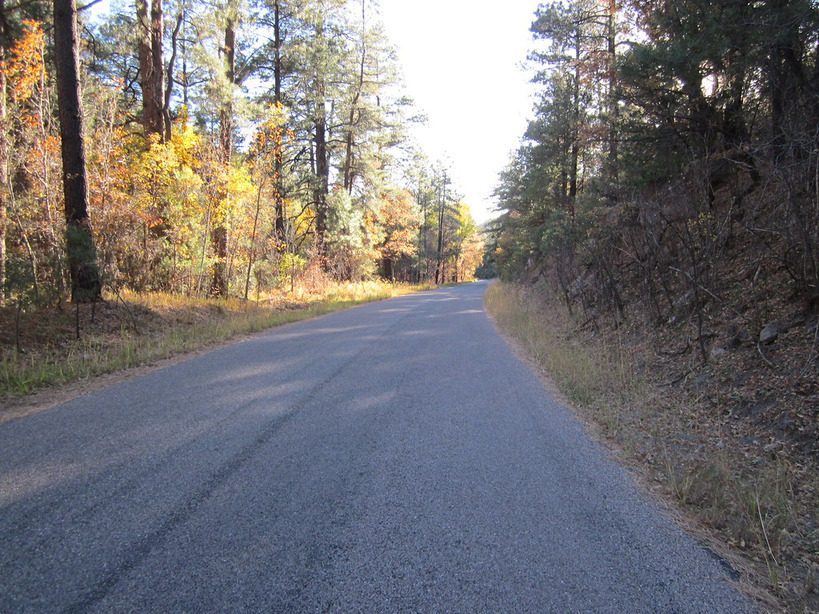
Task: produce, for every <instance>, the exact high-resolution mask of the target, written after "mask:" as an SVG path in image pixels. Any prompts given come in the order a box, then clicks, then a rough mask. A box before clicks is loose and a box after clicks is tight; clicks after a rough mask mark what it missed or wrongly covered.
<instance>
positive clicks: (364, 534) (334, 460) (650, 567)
mask: <svg viewBox="0 0 819 614" xmlns="http://www.w3.org/2000/svg"><path fill="white" fill-rule="evenodd" d="M485 289H486V284H483V283H479V284H473V285H467V286H460V287H455V288H446V289H442V290H438V291H434V292H426V293H421V294H416V295H412V296H406V297H402V298H397V299H393V300H390V301H385V302H381V303H372V304H369V305H365V306H363V307H358V308H356V309H352V310H349V311H345V312H341V313H336V314H333V315H330V316H325V317H322V318H318V319H315V320H312V321H308V322H302V323H298V324H293V325H288V326H284V327H281V328H278V329H274V330H272V331H269V332H267V333H264V334H261V335H257V336H254V337H252V338H250V339H246V340H243V341H240V342H237V343H234V344H231V345H228V346H225V347H222V348H220V349H217V350H215V351H212V352H209V353H207V354H202V355H200V356H197V357H194V358H191V359H189V360H186V361H184V362H181V363H178V364H176V365H174V366H170V367H167V368H163V369H159V370H156V371H153V372H152V373H150V374H148V375H145V376H141V377H135V378H133V379H130V380H127V381H125V382H122V383H119V384H115V385H112V386H109V387H108V388H105V389H103V390H100V391H97V392H95V393H92V394H89V395H87V396H84V397H81V398H78V399H75V400H73V401H70V402H67V403H64V404H63V405H61V406H59V407H56V408H54V409H52V410H49V411H45V412H42V413H39V414H36V415H32V416H28V417H26V418H21V419H17V420H14V421H11V422H8V423H6V424H3V425H0V612H60V611H64V612H126V611H127V612H160V611H161V612H240V611H244V612H379V613H381V612H561V613H562V612H740V611H749V610H750V609H751V607H752V606H751V605H750V603H749V602H748V601H747V600H746V599H745V598H743V597H742V596H741V595H740V594H739V593H738V592H737V591H736V590H735V589H734V588H733V587H732V584H731V578H730V571H729V569H728V568H727V567H726V566H725V565H724V564H723V563H722V562H721V561H720V560H719V559H717V558H716V557H715V556H714V555H713V554H711V553H709V552H708V551H706V550H705V549H704V548H703V547H702V546H700V545H698V544H697V543H696V542H695V541H694V540H693V539H692V538H691V537H689V536H688V535H686V534H685V533H684V532H683V531H682V530H680V529H679V528H678V527H677V526H675V525H674V523H673V522H671V521H670V520H669V519H668V518H667V517H666V516H664V514H663V513H662V511H660V509H659V507H658V506H657V505H656V504H654V503H652V502H651V501H649V500H648V499H647V498H646V497H645V496H644V495H643V494H640V492H639V491H638V490H637V489H636V488H635V487H634V486H633V484H632V482H631V480H630V478H629V476H628V475H627V473H626V472H625V471H624V470H623V469H621V468H620V467H618V466H617V465H616V464H615V463H613V462H612V461H611V460H610V459H609V457H608V456H607V454H606V453H605V452H604V451H603V450H602V449H601V448H600V446H599V445H598V444H595V443H593V442H592V441H591V440H590V439H589V437H588V436H587V435H586V434H585V432H584V429H583V428H582V427H581V426H580V425H579V423H578V422H577V421H576V420H575V419H574V418H573V417H572V415H571V414H570V413H569V412H568V411H566V410H565V409H564V408H562V407H561V406H560V405H559V404H558V403H556V402H555V401H554V400H553V399H552V398H551V397H550V396H549V394H548V393H547V392H546V391H545V390H544V388H543V386H542V385H541V383H540V381H539V380H538V378H537V377H536V376H535V375H534V374H533V373H532V372H531V371H530V370H529V369H528V368H527V367H526V366H524V365H523V364H522V363H521V362H520V361H518V360H517V359H516V358H515V357H514V355H513V354H512V353H511V351H510V350H509V349H508V348H507V346H506V345H505V343H504V341H503V340H502V339H501V338H500V337H499V336H498V335H497V333H496V332H495V329H494V327H493V325H492V324H491V322H490V321H489V320H488V319H487V316H486V314H485V312H484V310H483V303H482V299H483V293H484V290H485Z"/></svg>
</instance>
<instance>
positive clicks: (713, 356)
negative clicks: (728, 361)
mask: <svg viewBox="0 0 819 614" xmlns="http://www.w3.org/2000/svg"><path fill="white" fill-rule="evenodd" d="M727 353H728V350H726V349H725V348H721V347H712V348H711V352H710V353H709V354H708V358H709V359H710V360H717V359H719V358H720V357H721V356H724V355H725V354H727Z"/></svg>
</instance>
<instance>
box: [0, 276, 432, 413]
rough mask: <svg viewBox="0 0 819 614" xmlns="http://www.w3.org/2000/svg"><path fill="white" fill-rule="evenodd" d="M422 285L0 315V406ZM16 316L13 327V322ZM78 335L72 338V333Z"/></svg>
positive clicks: (135, 297) (163, 297)
mask: <svg viewBox="0 0 819 614" xmlns="http://www.w3.org/2000/svg"><path fill="white" fill-rule="evenodd" d="M427 288H428V286H411V285H404V284H388V283H383V282H361V283H348V284H328V285H325V286H324V287H322V288H321V289H320V290H317V291H312V292H307V291H297V292H296V293H294V294H290V295H284V294H282V295H277V296H271V297H268V298H267V299H266V300H264V301H259V302H252V301H241V300H238V299H227V300H218V299H200V298H189V297H184V296H178V295H171V294H159V293H151V294H136V293H123V294H121V295H116V296H106V297H105V301H103V302H101V303H98V304H97V305H95V306H93V307H92V306H90V305H82V306H80V308H79V310H78V311H76V310H75V308H74V307H73V306H68V307H64V308H63V309H57V308H40V309H31V310H27V311H25V312H22V313H20V314H18V313H17V310H16V309H15V308H13V307H8V308H4V309H3V310H2V312H0V319H2V320H3V321H2V322H0V324H2V326H0V328H2V330H3V333H2V337H0V402H1V400H2V399H3V398H6V399H9V398H10V397H19V396H22V395H26V394H28V393H30V392H32V391H34V390H37V389H40V388H44V387H47V386H54V385H57V384H64V383H68V382H72V381H76V380H80V379H83V378H89V377H93V376H95V375H100V374H103V373H110V372H113V371H118V370H121V369H127V368H131V367H135V366H139V365H144V364H149V363H151V362H155V361H157V360H161V359H165V358H168V357H171V356H174V355H176V354H180V353H184V352H190V351H193V350H198V349H202V348H206V347H208V346H211V345H214V344H217V343H220V342H223V341H226V340H228V339H231V338H233V337H236V336H238V335H243V334H248V333H253V332H257V331H261V330H264V329H267V328H271V327H273V326H278V325H281V324H286V323H288V322H295V321H298V320H304V319H306V318H311V317H315V316H319V315H323V314H326V313H330V312H333V311H338V310H340V309H345V308H348V307H352V306H354V305H358V304H361V303H365V302H369V301H377V300H381V299H385V298H391V297H394V296H399V295H402V294H407V293H409V292H414V291H418V290H423V289H427ZM18 317H19V322H18V321H17V320H18ZM78 331H79V338H78V335H77V332H78Z"/></svg>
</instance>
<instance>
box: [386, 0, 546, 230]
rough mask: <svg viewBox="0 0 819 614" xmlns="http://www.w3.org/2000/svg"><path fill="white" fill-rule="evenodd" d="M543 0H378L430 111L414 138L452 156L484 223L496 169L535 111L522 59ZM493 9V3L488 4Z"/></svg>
mask: <svg viewBox="0 0 819 614" xmlns="http://www.w3.org/2000/svg"><path fill="white" fill-rule="evenodd" d="M537 5H538V0H507V1H506V2H503V3H494V4H490V3H486V2H475V1H474V0H412V1H408V0H381V12H382V16H383V19H384V25H385V27H386V30H387V34H388V36H389V38H390V40H391V41H392V43H393V44H394V45H395V46H396V48H397V49H398V55H399V61H400V63H401V65H402V67H403V74H404V80H405V82H406V88H407V93H408V95H409V96H411V97H412V98H413V99H415V102H416V104H417V106H418V107H419V109H420V110H421V111H422V112H424V113H425V114H426V116H427V117H428V120H429V121H428V123H427V125H426V126H425V127H422V128H419V129H418V130H417V132H416V138H417V139H418V141H419V142H420V144H421V146H422V148H423V150H424V151H425V152H426V154H427V155H428V156H429V157H430V158H431V159H433V160H437V159H440V160H444V161H446V162H449V165H450V167H451V169H452V174H453V183H454V187H455V189H456V190H458V191H459V192H460V193H461V194H463V195H464V200H465V201H466V202H467V203H468V204H469V205H470V206H471V207H472V212H473V215H474V216H475V219H476V220H477V221H478V222H479V223H481V222H485V221H486V220H488V219H490V218H491V217H494V215H495V214H493V213H492V209H494V207H495V203H494V201H493V199H492V197H491V193H492V190H493V189H494V187H495V185H496V183H497V178H498V173H499V172H500V171H501V170H503V168H504V167H505V166H506V163H507V162H508V160H509V154H510V153H511V152H512V151H513V150H514V149H515V148H516V147H517V144H518V141H519V139H520V137H521V136H522V134H523V131H524V130H525V129H526V122H527V118H528V117H529V116H530V115H531V114H530V111H531V108H532V98H531V92H532V88H531V85H530V84H529V78H530V75H529V74H528V73H527V72H526V71H524V69H523V68H522V64H523V62H524V61H525V59H526V54H527V52H528V50H529V48H530V47H531V37H530V34H529V26H530V24H531V23H532V20H533V16H534V12H535V9H536V8H537ZM490 7H491V8H490Z"/></svg>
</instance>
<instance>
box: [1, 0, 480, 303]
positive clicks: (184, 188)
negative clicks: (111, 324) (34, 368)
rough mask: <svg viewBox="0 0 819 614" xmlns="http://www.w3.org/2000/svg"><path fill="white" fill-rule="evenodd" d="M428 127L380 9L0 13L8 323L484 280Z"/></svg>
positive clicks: (191, 7) (192, 6)
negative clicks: (72, 308)
mask: <svg viewBox="0 0 819 614" xmlns="http://www.w3.org/2000/svg"><path fill="white" fill-rule="evenodd" d="M97 1H99V0H97ZM100 7H105V8H100ZM98 9H99V10H98ZM419 114H420V113H419V111H418V110H417V109H414V108H413V105H412V101H411V100H410V99H409V98H408V97H407V96H406V94H405V93H404V92H403V91H402V87H401V83H400V77H399V71H398V66H397V61H396V57H395V52H394V50H393V49H392V48H391V47H390V43H389V41H388V40H387V39H386V37H385V35H384V32H383V28H382V26H381V25H380V23H379V19H378V11H377V6H375V5H372V4H371V3H370V2H369V1H368V0H361V1H346V0H249V1H248V0H224V1H222V0H217V1H216V2H210V1H199V0H138V1H137V2H136V3H114V4H112V5H110V6H109V3H107V2H106V3H103V4H100V5H99V6H97V2H94V1H93V0H92V1H91V2H90V3H87V4H85V5H80V6H77V4H76V3H75V2H69V1H67V0H58V1H57V2H54V3H51V2H43V1H39V0H30V1H29V0H23V1H20V2H17V1H16V0H11V1H9V0H0V287H1V288H2V292H0V301H3V302H4V303H5V304H6V305H17V306H22V307H25V306H26V305H60V304H62V303H63V302H64V301H67V300H69V299H72V300H74V301H75V302H92V301H96V299H97V298H99V297H101V296H102V295H104V294H105V293H106V292H114V293H117V292H119V291H120V290H122V289H130V290H132V291H138V292H146V291H161V292H172V293H177V294H183V295H188V296H192V297H204V296H211V297H227V296H231V297H238V298H244V299H248V298H251V299H253V298H257V299H258V298H259V297H260V296H266V295H268V294H269V293H270V292H275V291H280V292H286V291H288V290H292V288H293V286H294V284H297V283H298V282H299V280H300V279H302V278H304V277H305V276H307V277H310V278H312V279H315V278H316V276H318V277H320V278H326V279H329V280H360V279H368V278H377V277H381V278H384V279H388V280H397V281H412V282H432V283H444V282H451V281H461V280H464V279H469V278H472V276H473V274H474V272H475V269H476V268H477V267H478V265H479V264H480V261H481V259H482V257H483V246H482V242H481V241H482V239H481V236H480V234H479V232H478V228H477V227H476V225H475V223H474V221H473V219H472V217H471V214H470V211H469V208H468V206H467V205H466V204H464V203H463V202H462V201H461V199H460V198H459V196H458V194H457V192H456V190H455V189H453V187H452V186H450V185H449V182H448V180H447V168H446V167H445V166H444V165H443V164H441V163H437V162H435V163H434V162H431V161H429V160H428V159H427V158H426V156H425V155H424V153H423V152H422V151H421V150H420V148H419V147H418V146H417V145H416V144H415V143H413V142H412V140H411V139H410V138H409V137H408V136H407V126H409V125H410V124H411V123H412V122H414V121H419V119H420V118H419V117H418V116H419ZM61 135H62V138H61Z"/></svg>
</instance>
